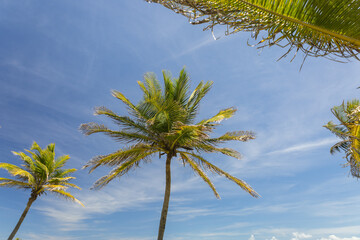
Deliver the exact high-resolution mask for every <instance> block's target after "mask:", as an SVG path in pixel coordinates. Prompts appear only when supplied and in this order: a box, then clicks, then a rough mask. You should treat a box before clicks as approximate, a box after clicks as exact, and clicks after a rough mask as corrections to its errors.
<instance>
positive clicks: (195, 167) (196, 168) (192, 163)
mask: <svg viewBox="0 0 360 240" xmlns="http://www.w3.org/2000/svg"><path fill="white" fill-rule="evenodd" d="M180 156H181V158H182V159H183V160H184V161H186V162H187V163H189V165H190V166H191V168H192V169H193V170H194V171H195V172H196V173H197V174H198V175H199V176H200V177H201V178H202V180H204V182H206V183H207V184H208V185H209V187H210V188H211V190H213V192H214V194H215V197H216V198H218V199H220V195H219V194H218V192H217V191H216V189H215V186H214V184H213V183H212V182H211V181H210V179H209V178H208V176H206V174H205V172H204V171H203V170H201V167H200V166H199V165H197V163H196V162H195V161H193V160H192V159H191V158H190V157H189V156H188V155H186V154H185V153H180Z"/></svg>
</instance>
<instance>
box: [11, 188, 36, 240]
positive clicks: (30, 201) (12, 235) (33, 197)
mask: <svg viewBox="0 0 360 240" xmlns="http://www.w3.org/2000/svg"><path fill="white" fill-rule="evenodd" d="M35 200H36V195H35V196H34V195H33V194H31V197H30V198H29V201H28V203H27V205H26V208H25V210H24V212H23V213H22V215H21V217H20V219H19V221H18V223H17V224H16V226H15V228H14V230H13V231H12V233H11V234H10V236H9V238H8V240H12V239H13V238H14V236H15V234H16V232H17V231H18V230H19V228H20V225H21V223H22V222H23V221H24V218H25V217H26V214H27V213H28V211H29V209H30V207H31V204H32V203H33V202H34V201H35Z"/></svg>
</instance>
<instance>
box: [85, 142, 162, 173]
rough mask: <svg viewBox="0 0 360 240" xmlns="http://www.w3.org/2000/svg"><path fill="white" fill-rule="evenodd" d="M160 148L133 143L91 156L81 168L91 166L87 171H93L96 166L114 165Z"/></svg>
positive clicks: (157, 150)
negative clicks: (108, 152)
mask: <svg viewBox="0 0 360 240" xmlns="http://www.w3.org/2000/svg"><path fill="white" fill-rule="evenodd" d="M159 151H161V149H157V148H156V146H151V145H147V144H141V143H139V144H135V145H132V146H130V147H128V148H124V149H120V150H119V151H116V152H114V153H111V154H108V155H105V156H96V157H94V158H92V159H91V160H90V161H89V162H88V163H87V164H86V165H85V166H84V167H83V168H88V167H91V168H90V170H89V173H91V172H93V171H94V170H95V169H96V168H98V167H99V166H102V165H107V166H115V165H120V164H123V163H124V162H126V161H129V160H131V159H137V158H139V157H140V158H142V156H144V154H147V153H149V152H151V154H152V153H155V152H159Z"/></svg>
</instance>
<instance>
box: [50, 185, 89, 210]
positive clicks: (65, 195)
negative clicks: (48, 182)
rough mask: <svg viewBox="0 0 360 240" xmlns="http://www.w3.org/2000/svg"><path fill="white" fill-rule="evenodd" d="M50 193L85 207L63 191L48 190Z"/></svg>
mask: <svg viewBox="0 0 360 240" xmlns="http://www.w3.org/2000/svg"><path fill="white" fill-rule="evenodd" d="M48 191H49V192H51V193H54V194H56V195H58V196H60V197H63V198H65V199H68V200H71V201H73V202H76V203H78V204H80V205H81V206H83V207H85V206H84V204H83V203H82V202H80V201H79V200H78V199H76V198H75V197H74V196H73V195H71V194H70V193H68V192H65V191H64V190H58V189H49V190H48Z"/></svg>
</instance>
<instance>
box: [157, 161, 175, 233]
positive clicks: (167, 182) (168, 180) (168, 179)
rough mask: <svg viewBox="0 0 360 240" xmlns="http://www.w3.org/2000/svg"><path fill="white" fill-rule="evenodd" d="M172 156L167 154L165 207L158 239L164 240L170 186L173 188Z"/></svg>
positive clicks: (162, 212)
mask: <svg viewBox="0 0 360 240" xmlns="http://www.w3.org/2000/svg"><path fill="white" fill-rule="evenodd" d="M171 158H172V155H171V154H167V157H166V169H165V172H166V184H165V196H164V203H163V207H162V211H161V218H160V225H159V233H158V240H163V238H164V232H165V224H166V217H167V213H168V208H169V200H170V188H171V171H170V163H171Z"/></svg>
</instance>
